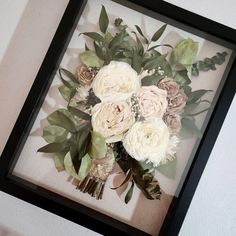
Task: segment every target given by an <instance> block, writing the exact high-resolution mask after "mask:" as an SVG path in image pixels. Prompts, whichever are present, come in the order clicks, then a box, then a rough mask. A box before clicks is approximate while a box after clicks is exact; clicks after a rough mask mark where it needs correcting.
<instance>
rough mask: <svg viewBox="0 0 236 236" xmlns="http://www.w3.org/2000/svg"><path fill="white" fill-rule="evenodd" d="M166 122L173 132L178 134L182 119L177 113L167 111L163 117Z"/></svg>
mask: <svg viewBox="0 0 236 236" xmlns="http://www.w3.org/2000/svg"><path fill="white" fill-rule="evenodd" d="M163 120H164V122H165V123H166V125H167V127H168V128H169V130H170V131H171V133H172V134H178V133H179V132H180V130H181V119H180V116H179V115H178V114H176V113H170V112H166V113H165V115H164V117H163Z"/></svg>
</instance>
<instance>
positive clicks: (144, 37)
mask: <svg viewBox="0 0 236 236" xmlns="http://www.w3.org/2000/svg"><path fill="white" fill-rule="evenodd" d="M135 28H136V29H137V31H138V32H139V34H140V35H141V36H142V37H143V39H144V42H145V43H146V44H148V43H149V41H148V39H147V37H146V36H145V35H144V34H143V32H142V30H141V29H140V27H139V26H138V25H135Z"/></svg>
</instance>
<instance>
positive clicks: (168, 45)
mask: <svg viewBox="0 0 236 236" xmlns="http://www.w3.org/2000/svg"><path fill="white" fill-rule="evenodd" d="M158 47H168V48H172V49H173V47H172V46H171V45H170V44H158V45H155V46H152V47H150V48H149V49H148V50H147V51H151V50H153V49H155V48H158Z"/></svg>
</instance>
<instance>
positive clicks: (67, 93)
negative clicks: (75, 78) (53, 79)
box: [58, 84, 76, 102]
mask: <svg viewBox="0 0 236 236" xmlns="http://www.w3.org/2000/svg"><path fill="white" fill-rule="evenodd" d="M58 89H59V92H60V94H61V95H62V97H63V98H64V99H65V100H66V101H67V102H69V101H70V100H71V98H73V97H74V96H75V94H76V89H69V88H67V87H66V86H65V85H64V84H63V85H61V86H60V87H59V88H58Z"/></svg>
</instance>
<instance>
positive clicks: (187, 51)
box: [170, 38, 198, 69]
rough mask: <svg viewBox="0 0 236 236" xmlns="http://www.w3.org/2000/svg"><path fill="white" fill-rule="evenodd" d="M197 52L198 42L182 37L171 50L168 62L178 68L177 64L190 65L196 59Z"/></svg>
mask: <svg viewBox="0 0 236 236" xmlns="http://www.w3.org/2000/svg"><path fill="white" fill-rule="evenodd" d="M197 52H198V43H197V42H194V41H193V40H192V39H190V38H188V39H184V40H182V41H180V42H179V43H178V44H177V46H176V47H175V48H174V49H173V50H172V52H171V55H170V63H171V65H172V66H173V67H175V68H176V69H178V67H179V66H183V67H185V66H188V65H192V64H193V63H194V61H195V59H196V56H197Z"/></svg>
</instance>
